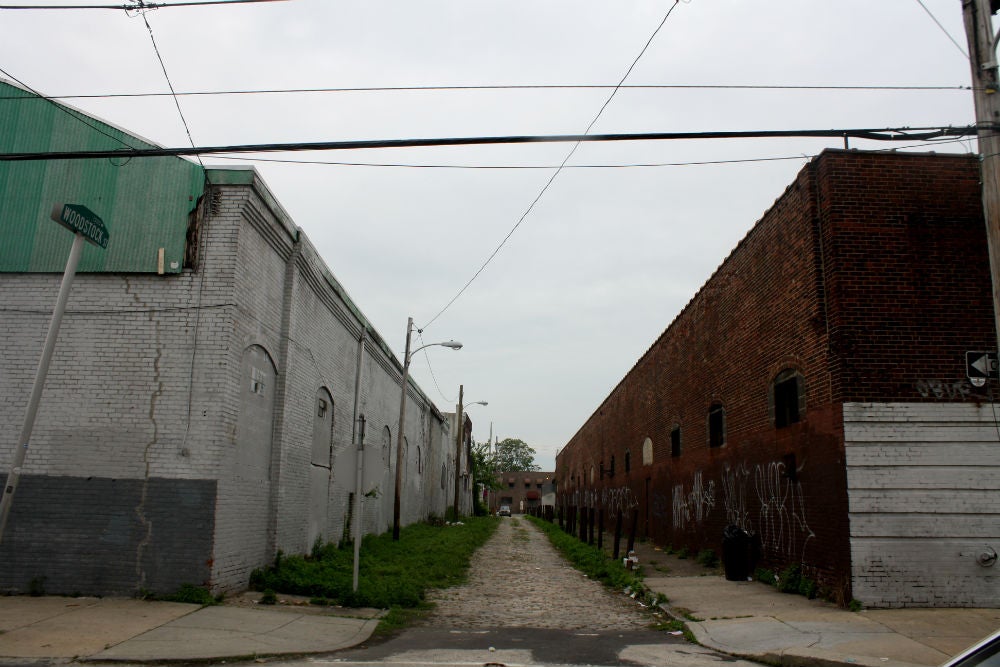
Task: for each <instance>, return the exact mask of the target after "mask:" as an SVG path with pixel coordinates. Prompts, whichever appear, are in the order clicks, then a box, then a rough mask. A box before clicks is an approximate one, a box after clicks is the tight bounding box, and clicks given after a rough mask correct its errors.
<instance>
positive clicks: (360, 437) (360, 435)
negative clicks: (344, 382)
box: [351, 326, 368, 592]
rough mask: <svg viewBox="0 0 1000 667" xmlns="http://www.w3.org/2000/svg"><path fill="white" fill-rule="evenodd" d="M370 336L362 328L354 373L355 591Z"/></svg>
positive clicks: (360, 517)
mask: <svg viewBox="0 0 1000 667" xmlns="http://www.w3.org/2000/svg"><path fill="white" fill-rule="evenodd" d="M367 338H368V327H366V326H363V327H362V328H361V338H360V339H358V368H357V371H356V373H355V375H354V433H353V434H352V435H351V439H352V440H353V441H354V442H356V443H357V450H356V452H355V453H356V456H357V477H356V479H355V484H354V510H353V515H354V592H357V590H358V568H359V563H360V562H361V533H362V524H363V523H364V515H363V514H362V513H361V498H362V486H363V485H364V467H365V417H364V415H362V414H360V410H361V380H362V372H363V370H364V361H365V340H366V339H367Z"/></svg>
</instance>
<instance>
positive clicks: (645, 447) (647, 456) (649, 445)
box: [642, 438, 653, 466]
mask: <svg viewBox="0 0 1000 667" xmlns="http://www.w3.org/2000/svg"><path fill="white" fill-rule="evenodd" d="M642 465H644V466H651V465H653V440H652V438H646V439H645V440H643V442H642Z"/></svg>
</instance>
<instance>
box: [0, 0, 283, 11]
mask: <svg viewBox="0 0 1000 667" xmlns="http://www.w3.org/2000/svg"><path fill="white" fill-rule="evenodd" d="M287 1H288V0H183V1H181V2H143V0H138V1H137V2H129V3H126V4H124V5H0V9H115V10H119V11H120V10H123V9H124V10H125V11H127V12H138V11H142V10H144V9H162V8H164V7H198V6H202V5H245V4H250V3H258V2H287Z"/></svg>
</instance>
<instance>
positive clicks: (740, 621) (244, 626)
mask: <svg viewBox="0 0 1000 667" xmlns="http://www.w3.org/2000/svg"><path fill="white" fill-rule="evenodd" d="M636 551H637V555H638V556H639V559H640V564H641V566H642V567H643V570H644V573H645V575H646V584H647V585H648V586H649V587H650V588H652V589H653V590H654V591H657V592H660V593H663V594H664V595H666V596H667V598H668V600H669V602H668V603H667V605H665V606H666V607H667V608H668V610H669V611H671V613H673V614H674V615H675V616H678V617H680V618H683V619H684V620H686V622H687V623H688V627H689V628H690V629H691V631H692V632H693V633H694V636H695V638H696V639H697V640H698V641H699V642H700V643H701V644H703V645H704V646H706V647H708V648H712V649H716V650H719V651H723V652H725V653H729V654H732V655H735V656H738V657H741V658H746V659H750V660H757V661H764V662H768V663H771V664H776V665H785V666H788V667H842V666H848V667H911V666H925V667H926V666H930V665H938V664H940V663H942V662H944V661H945V660H947V659H948V658H949V657H950V656H952V655H954V654H955V653H957V652H959V651H960V650H962V649H963V648H965V647H967V646H969V645H971V644H973V643H975V642H976V641H978V640H980V639H982V638H983V637H985V636H986V635H988V634H989V633H991V632H993V631H994V630H996V629H997V628H1000V609H894V610H869V611H862V612H857V613H853V612H849V611H845V610H843V609H840V608H838V607H836V606H834V605H832V604H830V603H827V602H822V601H820V600H807V599H806V598H804V597H801V596H798V595H787V594H784V593H780V592H778V591H777V590H776V589H774V588H772V587H770V586H767V585H764V584H760V583H757V582H733V581H726V580H725V578H724V577H723V576H722V575H721V574H720V573H719V572H718V571H712V570H707V569H705V568H703V567H702V566H700V565H698V564H696V563H694V562H692V561H691V560H682V559H679V558H677V557H676V556H669V555H667V554H665V553H664V552H662V551H659V550H656V549H655V548H654V547H652V546H650V545H642V544H640V545H638V547H637V549H636ZM259 597H260V593H247V594H244V595H242V596H237V597H236V598H234V599H231V600H227V603H226V604H224V605H221V606H215V607H200V606H198V605H192V604H180V603H174V602H145V601H140V600H133V599H114V598H102V599H98V598H59V597H37V598H35V597H26V596H12V597H0V662H10V661H11V660H12V659H13V660H20V661H22V662H23V660H24V659H28V658H35V659H38V658H46V659H77V660H81V661H95V662H104V661H122V662H165V661H171V660H226V659H233V658H240V657H253V656H277V655H296V654H306V653H329V652H332V651H337V650H339V649H342V648H346V647H350V646H355V645H357V644H360V643H362V642H364V641H365V640H367V639H368V638H369V637H370V636H371V634H372V632H373V631H374V630H375V627H376V625H377V624H378V617H379V615H380V612H379V611H377V610H371V609H369V610H359V609H338V608H329V607H315V606H310V605H308V604H306V603H305V602H306V601H305V600H304V599H294V598H292V597H291V596H286V599H287V600H288V601H289V602H294V603H296V604H289V605H276V606H262V605H258V604H255V600H256V599H258V598H259Z"/></svg>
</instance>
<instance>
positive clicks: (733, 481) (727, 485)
mask: <svg viewBox="0 0 1000 667" xmlns="http://www.w3.org/2000/svg"><path fill="white" fill-rule="evenodd" d="M749 485H750V469H749V468H748V467H747V464H746V463H740V464H739V465H736V466H730V465H729V464H728V463H727V464H726V466H725V469H724V470H723V472H722V502H723V507H725V510H726V524H727V525H736V526H739V527H740V528H742V529H743V530H745V531H746V532H748V533H750V534H751V535H752V534H753V533H754V527H753V520H752V519H751V518H750V510H748V509H747V488H748V487H749Z"/></svg>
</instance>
